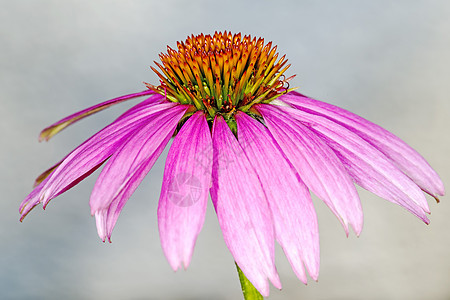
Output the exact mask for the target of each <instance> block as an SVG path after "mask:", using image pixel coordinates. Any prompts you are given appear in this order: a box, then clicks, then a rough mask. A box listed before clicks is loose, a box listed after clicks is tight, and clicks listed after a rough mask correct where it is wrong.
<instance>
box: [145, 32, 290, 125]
mask: <svg viewBox="0 0 450 300" xmlns="http://www.w3.org/2000/svg"><path fill="white" fill-rule="evenodd" d="M177 49H178V50H174V49H172V48H171V47H169V46H168V47H167V53H161V54H160V55H159V58H160V60H161V63H158V62H156V61H155V62H154V63H155V64H156V66H157V68H158V69H157V68H155V67H151V69H152V70H153V71H154V72H155V73H156V74H157V75H158V77H159V79H160V85H158V86H154V85H151V84H148V83H146V86H147V87H148V88H149V89H151V90H153V91H155V92H157V93H159V94H161V95H163V96H165V97H166V98H167V100H169V101H172V102H178V103H181V104H191V105H194V106H195V108H196V109H197V110H204V111H207V113H208V114H209V116H211V117H214V116H215V115H216V114H221V115H223V116H225V118H226V119H228V118H229V117H231V116H233V115H234V113H235V112H236V111H237V110H241V111H244V112H246V111H248V110H249V109H250V108H251V107H252V106H253V105H254V104H257V103H269V102H271V101H272V100H274V99H276V98H277V97H279V96H280V95H282V94H284V93H287V92H289V91H291V90H290V89H289V83H288V82H289V80H290V79H292V78H293V77H294V76H295V75H294V76H291V77H289V78H286V77H285V76H284V72H285V71H286V70H287V69H288V68H289V67H290V64H287V59H286V56H285V55H284V56H282V57H280V58H279V54H278V53H277V47H276V46H272V42H269V43H267V44H265V43H264V39H263V38H259V39H257V38H255V37H253V38H252V37H251V36H250V35H245V36H243V37H242V36H241V34H240V33H238V34H234V35H233V34H231V33H230V32H226V31H225V32H223V33H222V32H215V33H214V35H212V36H211V35H204V34H200V35H197V36H194V35H191V36H190V37H188V38H187V39H186V41H185V42H178V43H177Z"/></svg>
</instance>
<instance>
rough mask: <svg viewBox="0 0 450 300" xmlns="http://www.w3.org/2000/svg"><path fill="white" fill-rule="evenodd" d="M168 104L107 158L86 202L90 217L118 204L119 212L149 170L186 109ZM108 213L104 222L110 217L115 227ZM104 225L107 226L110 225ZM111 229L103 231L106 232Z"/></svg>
mask: <svg viewBox="0 0 450 300" xmlns="http://www.w3.org/2000/svg"><path fill="white" fill-rule="evenodd" d="M161 105H164V104H161ZM170 105H172V106H171V107H170V108H168V109H166V110H162V111H160V112H159V113H157V114H156V115H155V117H154V118H152V119H151V120H148V122H147V123H146V124H145V125H144V126H142V127H141V128H140V129H139V130H137V131H136V132H135V133H134V134H133V136H132V137H131V138H130V139H129V140H128V141H126V142H125V143H123V144H122V145H121V146H120V147H119V148H118V149H117V150H116V151H115V153H114V154H113V155H112V156H111V158H110V160H109V161H108V163H107V164H106V165H105V167H104V168H103V170H102V172H101V173H100V175H99V177H98V179H97V181H96V183H95V186H94V189H93V191H92V194H91V199H90V202H89V203H90V206H91V213H92V215H94V214H96V213H97V212H98V211H102V210H104V211H108V209H109V208H110V206H111V205H112V206H114V205H118V209H119V211H118V212H120V210H121V209H122V208H123V205H124V204H125V202H126V201H127V200H128V198H129V197H130V196H131V194H132V193H133V192H134V190H135V189H136V188H137V186H138V185H139V183H140V182H141V181H142V179H143V178H144V177H145V175H146V174H147V173H148V171H150V169H151V167H152V166H153V164H154V163H155V161H156V159H157V158H158V157H159V155H160V154H161V152H162V151H163V149H164V147H165V145H166V144H167V142H168V141H169V140H170V138H171V136H172V134H173V132H174V131H175V129H176V126H177V124H178V121H179V120H180V119H181V117H182V116H183V115H184V113H185V111H186V110H187V109H188V106H186V105H177V104H175V105H173V104H170ZM120 203H123V204H120ZM111 212H113V213H114V214H113V215H110V214H108V217H107V219H108V218H110V216H111V218H112V221H113V223H114V224H115V221H116V220H117V217H114V215H116V216H118V212H114V211H111ZM107 223H108V222H107ZM114 224H112V227H113V226H114ZM108 226H109V227H111V225H108ZM112 227H111V228H108V230H107V231H106V232H108V233H110V232H111V231H112ZM102 238H104V237H102Z"/></svg>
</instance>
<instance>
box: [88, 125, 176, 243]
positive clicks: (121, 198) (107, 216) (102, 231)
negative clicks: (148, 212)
mask: <svg viewBox="0 0 450 300" xmlns="http://www.w3.org/2000/svg"><path fill="white" fill-rule="evenodd" d="M172 134H173V132H172V133H171V134H169V135H167V137H166V138H165V140H164V141H163V142H162V143H161V145H160V146H159V147H158V148H157V149H156V150H155V152H154V154H153V155H151V156H150V157H149V158H148V159H147V160H146V161H144V162H143V163H142V164H141V165H140V166H139V168H138V169H137V170H136V171H135V172H134V173H133V174H132V175H131V176H130V178H129V179H128V180H127V182H126V183H125V184H124V186H123V188H122V189H121V190H120V192H119V193H118V194H117V196H116V197H115V198H114V199H113V200H112V201H111V204H110V205H109V207H108V208H107V209H101V210H98V211H96V212H95V219H96V224H97V232H98V235H99V237H100V238H101V239H102V240H103V242H104V241H105V240H106V238H108V240H109V241H110V242H111V235H112V231H113V229H114V227H115V225H116V222H117V219H118V218H119V215H120V213H121V211H122V209H123V207H124V206H125V204H126V203H127V201H128V199H129V198H130V197H131V195H132V194H133V193H134V191H135V190H136V189H137V187H138V186H139V184H140V183H141V182H142V180H143V179H144V177H145V176H146V175H147V173H148V172H149V171H150V169H151V168H152V167H153V165H154V164H155V161H156V160H157V159H158V157H159V156H160V155H161V153H162V152H163V150H164V148H165V147H166V145H167V143H168V141H169V140H170V138H171V136H172ZM99 226H101V227H99Z"/></svg>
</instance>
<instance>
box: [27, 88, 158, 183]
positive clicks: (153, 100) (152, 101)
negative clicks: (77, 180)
mask: <svg viewBox="0 0 450 300" xmlns="http://www.w3.org/2000/svg"><path fill="white" fill-rule="evenodd" d="M163 99H164V97H163V96H161V95H154V96H152V97H150V98H148V99H146V100H144V101H142V102H141V103H139V104H137V105H135V106H133V107H132V108H130V109H128V110H127V111H126V112H125V113H123V114H122V115H120V116H119V117H118V118H117V120H120V119H122V118H125V117H126V116H128V115H130V114H133V113H135V112H136V111H137V110H139V109H140V108H141V107H144V106H149V105H153V104H158V103H161V102H162V100H163ZM117 120H116V121H117ZM69 154H70V153H69ZM67 156H68V155H66V156H65V157H64V158H63V159H62V160H60V161H59V162H58V163H56V164H54V165H53V166H52V167H50V168H48V169H47V170H45V171H44V172H43V173H41V174H40V175H39V176H38V177H37V178H36V180H35V182H34V186H35V187H36V186H38V185H39V184H40V183H41V182H42V181H43V180H44V179H45V178H47V177H48V176H49V175H50V174H51V173H52V172H53V171H54V170H55V169H56V168H57V167H58V166H59V165H60V164H61V163H62V162H63V161H64V160H65V159H66V158H67Z"/></svg>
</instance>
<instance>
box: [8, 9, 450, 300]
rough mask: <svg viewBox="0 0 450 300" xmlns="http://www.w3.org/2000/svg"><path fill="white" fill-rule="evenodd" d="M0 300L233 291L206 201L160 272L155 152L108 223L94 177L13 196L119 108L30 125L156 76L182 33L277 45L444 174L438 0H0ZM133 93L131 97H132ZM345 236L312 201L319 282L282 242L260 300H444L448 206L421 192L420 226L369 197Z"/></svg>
mask: <svg viewBox="0 0 450 300" xmlns="http://www.w3.org/2000/svg"><path fill="white" fill-rule="evenodd" d="M0 6H1V9H0V136H1V142H0V143H1V147H0V166H1V172H0V191H1V201H0V298H1V299H94V298H95V299H239V298H241V297H242V296H241V293H240V287H239V282H238V278H237V274H236V270H235V266H234V263H233V259H232V257H231V255H230V253H229V252H228V250H227V249H226V246H225V244H224V242H223V238H222V234H221V231H220V228H219V226H218V222H217V219H216V217H215V213H214V211H213V208H212V205H209V207H208V213H207V217H206V222H205V225H204V228H203V231H202V233H201V234H200V237H199V239H198V242H197V245H196V250H195V253H194V256H193V259H192V262H191V266H190V267H189V268H188V270H186V271H178V272H176V273H175V272H173V271H172V269H171V268H170V266H169V264H168V263H167V261H166V259H165V257H164V255H163V252H162V250H161V247H160V243H159V237H158V231H157V220H156V207H157V201H158V199H159V190H160V187H161V178H162V172H163V167H164V160H165V156H166V154H167V151H166V152H165V153H164V154H163V155H162V157H161V158H160V159H159V160H158V162H157V163H156V165H155V167H154V168H153V169H152V171H151V172H150V173H149V175H148V176H147V177H146V179H145V180H144V182H143V184H142V185H141V186H140V188H139V189H138V190H137V192H136V193H135V194H134V195H133V196H132V198H131V199H130V201H129V202H128V204H127V206H126V207H125V209H124V211H123V212H122V215H121V217H120V219H119V221H118V224H117V226H116V229H115V231H114V234H113V243H112V244H108V243H106V244H104V243H102V242H101V241H100V240H99V238H98V237H97V233H96V229H95V222H94V219H93V218H92V217H91V216H90V213H89V206H88V199H89V195H90V191H91V189H92V187H93V184H94V182H95V178H96V176H97V175H98V172H96V173H95V174H94V175H93V176H91V177H90V178H88V179H86V180H85V181H84V182H82V183H81V184H80V185H79V186H77V187H75V188H73V189H72V190H70V191H69V192H67V193H66V194H64V195H62V196H60V197H58V198H57V199H55V200H53V201H52V203H51V204H50V205H49V206H48V208H47V210H46V211H43V210H42V209H41V207H38V208H37V209H35V210H34V211H33V212H32V213H31V214H30V215H29V216H28V217H27V218H26V219H25V221H24V222H23V223H20V222H19V214H18V207H19V203H20V202H21V201H22V199H23V198H24V197H25V196H26V195H27V194H28V193H29V192H30V191H31V187H32V183H33V181H34V178H35V176H36V175H38V174H39V173H40V172H41V171H43V170H45V169H46V168H47V167H48V166H50V165H52V164H53V163H55V162H56V161H58V160H59V159H60V158H61V157H63V156H64V155H65V154H66V153H67V152H69V151H70V150H71V149H73V148H74V147H75V146H77V145H78V144H80V143H81V142H82V141H83V140H85V139H86V138H87V137H89V136H90V135H91V134H93V133H95V132H96V131H98V130H99V129H101V128H102V127H103V126H105V125H106V124H108V122H110V121H112V120H113V119H114V118H115V117H116V116H117V115H118V114H120V112H122V111H124V110H125V109H126V108H127V107H128V106H130V105H131V103H130V104H122V105H119V106H117V107H114V108H111V109H109V110H107V111H103V112H102V113H100V114H97V115H95V116H94V117H91V118H89V119H86V120H84V121H82V122H80V123H78V124H77V125H75V126H73V127H70V128H69V129H67V130H65V131H64V132H63V133H61V134H60V135H58V136H57V137H55V138H54V139H52V140H51V141H50V142H48V143H45V142H43V143H38V142H37V136H38V133H39V131H40V130H41V129H42V128H44V127H45V126H46V125H48V124H50V123H52V122H54V121H56V120H58V119H60V118H62V117H64V116H66V115H68V114H71V113H72V112H75V111H78V110H81V109H83V108H85V107H88V106H91V105H93V104H95V103H97V102H100V101H103V100H107V99H110V98H113V97H115V96H119V95H123V94H127V93H131V92H135V91H140V90H143V89H144V86H143V84H142V81H147V82H157V81H156V76H155V75H154V74H153V73H152V71H151V70H150V69H149V66H150V65H152V64H153V60H156V59H157V58H158V56H157V55H158V53H160V52H162V51H165V49H166V45H170V46H172V47H174V46H175V45H176V44H175V42H176V41H178V40H184V39H185V38H186V36H187V35H190V34H191V33H194V34H198V33H201V32H203V33H213V32H214V31H215V30H231V31H232V32H239V31H240V32H242V33H244V34H252V35H254V36H263V37H265V38H266V40H267V41H273V42H274V43H275V44H277V45H278V47H279V48H278V49H279V51H280V52H281V53H285V54H287V57H288V58H289V61H290V62H291V63H292V67H291V69H290V72H288V73H290V74H297V77H296V78H295V80H294V82H293V85H295V86H299V87H300V90H299V91H300V92H302V93H304V94H306V95H310V96H312V97H315V98H317V99H321V100H324V101H327V102H330V103H333V104H336V105H339V106H341V107H344V108H347V109H349V110H351V111H353V112H355V113H357V114H360V115H361V116H364V117H366V118H367V119H369V120H371V121H374V122H376V123H378V124H380V125H382V126H383V127H385V128H387V129H389V130H391V131H392V132H394V133H395V134H397V135H398V136H400V137H401V138H402V139H404V140H405V141H406V142H408V143H409V144H410V145H412V146H413V147H414V148H415V149H417V150H418V151H419V152H420V153H421V154H422V155H424V156H425V157H426V158H427V159H428V161H429V162H430V164H431V165H432V166H433V167H434V168H435V169H436V170H437V171H438V173H439V174H440V175H441V177H442V179H443V181H444V183H445V184H446V185H447V188H449V180H450V158H449V157H450V156H449V153H450V139H449V129H450V126H449V124H450V122H449V115H450V51H449V49H450V2H448V1H445V0H442V1H384V0H383V1H346V0H344V1H286V0H281V1H266V0H263V1H239V0H235V1H206V0H205V1H195V0H193V1H181V0H179V1H175V0H165V1H152V0H151V1H98V0H95V1H56V0H55V1H25V0H23V1H12V0H11V1H0ZM133 103H136V101H134V102H133ZM359 191H360V196H361V199H362V203H363V208H364V212H365V225H364V230H363V232H362V234H361V236H360V237H359V238H356V237H355V235H350V237H349V238H347V237H346V236H345V234H344V231H343V229H342V228H341V227H340V225H339V222H338V221H337V219H336V218H335V217H334V216H333V215H332V213H331V212H330V211H329V210H328V209H327V208H326V207H325V205H324V204H323V203H321V202H320V201H318V199H316V198H315V199H314V201H315V207H316V209H317V211H318V217H319V224H320V235H321V274H320V277H319V281H318V282H315V281H313V280H310V283H309V284H308V285H307V286H304V285H303V284H302V283H301V282H300V281H299V280H297V279H296V277H295V275H294V273H293V272H292V270H291V268H290V266H289V264H288V262H287V260H286V258H285V257H284V255H283V253H282V251H281V249H280V248H279V247H278V248H277V255H276V260H277V267H278V271H279V273H280V277H281V280H282V283H283V290H282V291H278V290H277V289H275V288H273V287H272V289H271V296H270V299H450V279H449V278H450V235H449V229H450V219H449V217H448V216H449V215H450V206H449V200H448V197H443V198H442V199H441V200H442V201H441V203H440V204H436V203H435V201H434V200H433V199H432V198H429V204H430V208H431V210H432V215H431V217H430V218H431V224H430V225H429V226H427V225H425V224H423V223H422V222H421V221H419V220H418V219H416V218H415V217H413V216H412V215H410V214H409V213H407V212H406V211H405V210H404V209H402V208H400V207H398V206H396V205H393V204H391V203H388V202H387V201H385V200H382V199H380V198H378V197H376V196H374V195H372V194H370V193H369V192H366V191H364V190H359Z"/></svg>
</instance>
